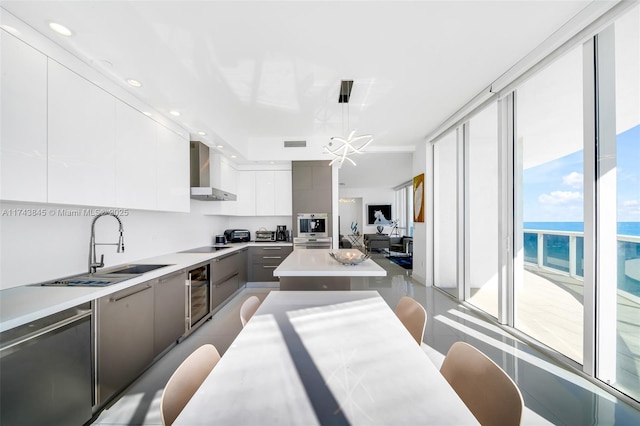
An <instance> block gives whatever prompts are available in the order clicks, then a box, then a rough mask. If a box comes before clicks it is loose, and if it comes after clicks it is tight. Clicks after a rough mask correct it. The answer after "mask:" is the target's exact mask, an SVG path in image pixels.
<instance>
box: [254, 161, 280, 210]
mask: <svg viewBox="0 0 640 426" xmlns="http://www.w3.org/2000/svg"><path fill="white" fill-rule="evenodd" d="M275 192H276V189H275V178H274V174H273V170H259V171H256V216H273V215H274V212H275V196H274V195H275Z"/></svg>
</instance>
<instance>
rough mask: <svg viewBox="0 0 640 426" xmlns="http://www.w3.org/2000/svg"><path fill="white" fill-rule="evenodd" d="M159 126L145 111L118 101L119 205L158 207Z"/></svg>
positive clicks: (148, 208)
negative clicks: (157, 160)
mask: <svg viewBox="0 0 640 426" xmlns="http://www.w3.org/2000/svg"><path fill="white" fill-rule="evenodd" d="M157 126H158V124H157V123H156V122H155V121H153V120H151V119H150V118H149V117H147V116H145V115H144V114H142V113H141V112H139V111H137V110H135V109H134V108H132V107H130V106H129V105H127V104H125V103H124V102H121V101H119V100H118V101H116V142H115V143H116V163H115V167H116V169H115V170H116V174H115V180H116V188H115V189H116V204H115V205H116V207H123V208H133V209H145V210H154V209H155V208H156V206H157V194H156V192H157V191H156V187H157V175H156V169H157V167H156V155H157V152H156V151H157V150H156V147H157V139H158V131H157Z"/></svg>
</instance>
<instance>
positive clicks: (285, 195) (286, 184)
mask: <svg viewBox="0 0 640 426" xmlns="http://www.w3.org/2000/svg"><path fill="white" fill-rule="evenodd" d="M273 174H274V188H275V194H274V200H275V207H274V212H273V213H274V215H275V216H291V214H292V212H293V208H292V207H291V206H292V196H293V194H292V187H291V170H275V171H274V172H273Z"/></svg>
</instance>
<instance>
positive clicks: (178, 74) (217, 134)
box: [2, 0, 590, 187]
mask: <svg viewBox="0 0 640 426" xmlns="http://www.w3.org/2000/svg"><path fill="white" fill-rule="evenodd" d="M588 3H590V1H579V0H567V1H535V0H534V1H526V0H510V1H480V0H476V1H410V2H394V1H377V2H366V1H343V2H329V1H284V2H273V1H255V2H249V1H233V2H232V1H207V0H200V1H170V0H166V1H159V0H156V1H149V0H147V1H96V0H92V1H29V0H23V1H12V0H4V1H3V3H2V7H3V8H5V9H6V10H8V11H9V12H11V13H12V14H13V15H15V16H17V17H18V18H20V19H21V20H23V21H24V22H26V23H27V24H29V25H30V26H32V27H33V28H35V29H36V30H38V31H39V32H41V33H43V34H45V35H46V36H47V37H49V38H51V39H52V40H54V41H55V42H56V43H59V44H60V45H62V46H63V47H64V48H66V49H67V50H69V51H71V52H73V53H74V54H75V55H77V56H78V57H80V58H81V59H83V60H85V61H86V62H88V63H91V64H93V65H94V66H96V67H98V68H99V69H100V70H101V71H102V72H104V73H105V74H108V75H109V76H111V77H114V78H115V79H116V80H119V84H121V85H122V86H123V87H127V89H128V90H129V91H130V92H131V93H134V94H135V96H137V97H138V98H139V99H141V100H143V101H144V102H146V103H148V104H149V105H151V106H153V107H154V108H155V109H156V110H157V111H160V112H162V113H165V114H167V113H168V111H169V110H172V109H175V110H178V111H180V112H181V113H182V115H181V116H180V117H179V118H178V119H176V121H178V122H179V123H180V124H181V125H183V126H184V127H185V128H187V129H188V130H189V131H190V132H191V133H192V135H194V136H195V135H196V133H197V132H198V131H202V132H206V133H207V136H205V137H200V136H198V139H200V140H204V141H205V142H207V143H208V144H211V145H215V144H218V143H220V144H223V145H225V146H226V147H227V151H225V152H228V151H229V150H230V148H232V150H234V151H236V152H237V153H238V154H240V157H239V161H240V162H264V161H278V160H291V159H300V160H312V159H328V158H327V157H326V156H324V155H323V154H322V149H321V147H322V146H323V145H325V144H326V143H327V142H328V141H329V138H330V137H332V136H346V133H348V129H347V127H348V128H357V129H358V134H363V133H371V134H373V135H374V141H373V143H372V144H371V145H370V146H369V147H368V148H367V151H370V152H375V151H377V152H385V154H377V155H373V154H371V155H369V154H364V155H361V156H357V157H356V158H355V159H356V161H357V162H358V167H357V169H355V170H349V171H347V170H346V169H345V168H347V167H352V166H350V165H348V164H345V165H344V166H343V170H344V171H342V170H341V174H340V176H341V178H340V180H341V181H346V180H349V182H348V183H347V182H345V183H346V184H347V185H348V186H356V187H364V186H366V187H369V186H387V187H393V186H395V185H397V184H399V183H402V182H404V181H406V180H408V179H410V178H411V175H412V170H411V167H412V163H411V161H410V159H411V155H410V154H407V153H410V152H411V151H412V150H413V149H414V147H415V146H416V145H417V144H419V143H423V142H424V138H425V136H426V135H427V134H429V133H430V132H431V131H433V130H434V129H435V128H436V127H437V126H438V125H439V124H441V123H442V122H443V121H445V120H446V119H447V118H448V117H449V116H451V115H452V114H453V113H454V112H455V111H456V110H457V109H458V108H460V107H461V106H462V105H464V104H465V103H466V102H467V101H469V100H470V99H471V98H472V97H473V96H475V95H477V94H478V93H479V92H481V91H482V90H483V89H485V88H487V87H488V86H489V85H490V84H491V83H492V81H494V80H495V79H497V78H498V77H499V76H500V75H502V74H503V73H505V72H506V71H507V70H508V69H509V68H510V67H512V66H513V65H514V64H516V63H517V62H518V61H519V60H520V59H522V58H523V57H525V56H526V55H527V54H528V53H529V52H531V51H532V50H533V49H534V48H535V47H536V46H538V45H540V44H541V43H542V42H543V41H544V40H545V39H546V38H547V37H549V36H550V35H551V34H552V33H553V32H554V31H556V30H557V29H559V28H560V27H561V26H562V24H564V23H565V22H567V21H568V20H569V19H571V18H572V17H573V16H574V15H576V14H577V13H578V12H579V11H580V10H582V9H583V8H585V6H586V5H587V4H588ZM51 21H54V22H58V23H61V24H63V25H65V26H67V27H68V28H70V29H71V30H72V31H73V32H74V35H73V36H72V37H70V38H64V37H61V36H59V35H57V34H55V33H53V32H52V31H51V30H49V28H48V23H49V22H51ZM127 78H134V79H136V80H139V81H141V82H142V83H143V86H142V87H141V88H138V89H135V88H132V87H129V86H127V85H126V83H125V82H124V80H125V79H127ZM342 79H352V80H354V81H355V83H354V86H353V91H352V97H351V101H350V103H349V106H348V108H344V106H343V105H340V104H338V102H337V100H338V91H339V85H340V80H342ZM347 121H348V124H349V126H347ZM284 140H306V141H307V148H304V149H296V150H295V154H290V151H288V152H287V154H286V155H285V154H284V153H283V152H282V143H283V141H284ZM292 155H293V156H294V157H295V158H294V157H292ZM367 157H369V158H367ZM385 159H386V160H385ZM368 163H371V164H368ZM392 166H393V167H392ZM403 166H404V167H403ZM394 172H395V173H394ZM347 177H349V179H347ZM358 178H359V179H360V181H359V182H358V181H357V180H358ZM364 182H367V184H366V185H364V184H363V183H364Z"/></svg>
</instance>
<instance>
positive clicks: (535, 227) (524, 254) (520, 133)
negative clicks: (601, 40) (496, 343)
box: [514, 46, 584, 363]
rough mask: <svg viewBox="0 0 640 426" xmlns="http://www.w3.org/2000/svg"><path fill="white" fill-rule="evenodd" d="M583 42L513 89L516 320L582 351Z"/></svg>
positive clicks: (539, 335) (557, 345) (566, 349)
mask: <svg viewBox="0 0 640 426" xmlns="http://www.w3.org/2000/svg"><path fill="white" fill-rule="evenodd" d="M582 66H583V63H582V46H578V47H576V48H575V49H573V50H572V51H570V52H569V53H567V54H565V55H563V56H562V57H560V58H558V59H557V60H556V61H555V62H553V63H552V64H550V65H549V66H548V67H547V68H545V69H544V70H542V71H541V72H539V73H537V74H536V75H534V76H533V77H531V78H530V79H529V80H528V81H526V82H525V83H524V84H522V85H521V86H519V87H518V88H517V90H516V145H517V147H516V152H517V156H518V158H519V162H520V164H521V170H518V171H517V173H518V174H519V179H516V181H517V185H516V191H517V192H519V193H520V196H519V197H518V199H519V200H518V204H519V205H518V206H516V209H521V215H519V217H521V219H520V220H521V222H520V223H516V232H517V233H518V235H517V236H516V239H517V240H519V239H520V238H521V240H520V242H519V243H518V244H517V245H516V248H517V249H518V251H517V255H518V259H519V260H520V261H519V262H518V263H517V266H516V268H518V269H519V271H518V273H517V274H516V277H518V279H517V280H516V282H515V283H514V285H515V315H514V326H515V327H516V328H517V329H519V330H521V331H523V332H524V333H526V334H528V335H529V336H532V337H533V338H535V339H537V340H539V341H540V342H542V343H544V344H545V345H547V346H550V347H551V348H553V349H555V350H557V351H558V352H560V353H562V354H564V355H566V356H567V357H569V358H571V359H573V360H575V361H577V362H580V363H581V362H582V358H583V353H582V352H583V294H584V292H583V279H582V270H581V267H582V266H581V265H582V258H583V256H582V246H583V229H584V228H583V226H584V208H583V174H584V166H583V84H582V73H583V71H582Z"/></svg>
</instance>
